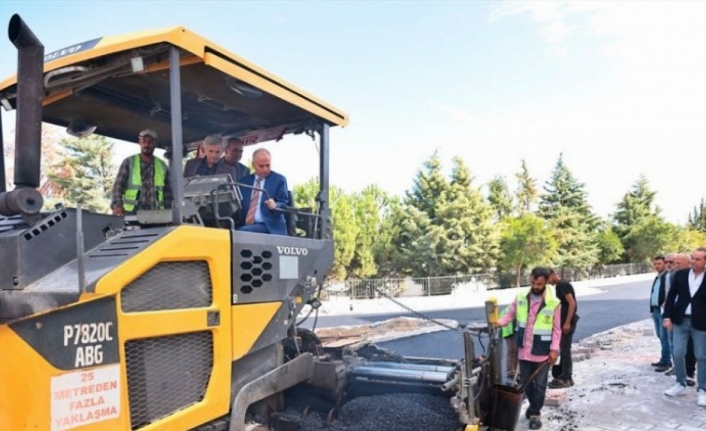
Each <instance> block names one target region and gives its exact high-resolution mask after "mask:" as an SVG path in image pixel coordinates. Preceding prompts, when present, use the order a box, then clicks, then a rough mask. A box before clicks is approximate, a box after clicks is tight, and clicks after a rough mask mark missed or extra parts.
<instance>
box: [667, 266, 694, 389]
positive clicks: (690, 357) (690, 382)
mask: <svg viewBox="0 0 706 431" xmlns="http://www.w3.org/2000/svg"><path fill="white" fill-rule="evenodd" d="M670 260H672V264H671V267H672V270H671V271H669V272H670V275H668V276H667V289H666V295H667V297H669V290H671V285H672V283H673V282H674V274H675V273H676V272H677V271H679V270H680V269H689V268H691V256H689V253H675V254H674V256H673V257H672V258H670V257H669V256H667V260H666V264H667V268H668V269H669V266H670V264H669V261H670ZM665 302H666V301H665ZM662 315H664V310H663V313H662ZM664 330H665V331H666V332H667V338H668V339H669V349H670V351H671V352H672V361H674V331H669V330H667V328H664ZM684 362H685V364H686V385H687V386H695V385H696V380H695V379H694V375H695V374H696V357H695V356H694V342H693V341H692V339H691V338H689V342H688V343H687V344H686V356H685V357H684ZM675 363H676V362H675ZM666 374H667V375H668V376H674V375H675V374H676V372H675V371H674V368H672V369H671V370H669V371H668V372H667V373H666Z"/></svg>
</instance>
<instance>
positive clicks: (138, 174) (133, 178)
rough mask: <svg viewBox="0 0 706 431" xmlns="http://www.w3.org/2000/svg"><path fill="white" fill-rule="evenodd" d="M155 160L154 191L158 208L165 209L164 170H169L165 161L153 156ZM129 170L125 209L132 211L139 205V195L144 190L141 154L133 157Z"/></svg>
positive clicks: (124, 197)
mask: <svg viewBox="0 0 706 431" xmlns="http://www.w3.org/2000/svg"><path fill="white" fill-rule="evenodd" d="M153 160H154V191H155V193H156V201H157V209H160V210H161V209H164V172H165V171H166V170H167V167H166V165H165V164H164V162H163V161H162V160H161V159H159V158H157V157H154V156H153ZM128 166H129V168H128V169H129V171H128V178H129V180H128V184H127V189H126V190H125V195H124V196H123V209H124V210H125V211H128V212H129V211H132V210H134V209H135V207H136V206H137V204H138V202H137V195H138V193H139V192H140V190H142V167H141V163H140V155H139V154H136V155H135V156H133V158H132V163H131V164H130V165H128Z"/></svg>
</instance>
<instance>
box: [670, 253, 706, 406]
mask: <svg viewBox="0 0 706 431" xmlns="http://www.w3.org/2000/svg"><path fill="white" fill-rule="evenodd" d="M705 269H706V248H703V247H701V248H698V249H696V250H695V251H694V252H693V253H692V255H691V269H682V270H679V271H677V272H676V273H675V274H674V279H673V280H672V285H671V287H670V289H669V294H668V295H667V300H666V301H665V304H664V327H665V328H667V330H672V331H673V338H674V370H675V372H676V376H677V381H676V383H675V385H674V386H673V387H671V388H669V389H667V391H665V395H668V396H672V397H675V396H684V395H686V364H685V361H684V356H685V355H686V345H687V342H688V340H689V338H691V339H692V340H693V342H694V354H695V356H696V363H697V373H696V377H697V382H696V386H697V393H696V404H697V405H699V406H706V282H705V281H706V278H704V270H705Z"/></svg>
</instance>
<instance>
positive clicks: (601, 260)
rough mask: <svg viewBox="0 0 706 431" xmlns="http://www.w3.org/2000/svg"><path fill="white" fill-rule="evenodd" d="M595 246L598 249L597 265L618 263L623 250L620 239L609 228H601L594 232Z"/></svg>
mask: <svg viewBox="0 0 706 431" xmlns="http://www.w3.org/2000/svg"><path fill="white" fill-rule="evenodd" d="M596 246H597V247H598V262H597V263H598V264H601V265H607V264H609V263H614V262H619V261H620V258H621V257H622V256H623V252H624V251H625V249H624V248H623V243H622V242H620V237H619V236H618V234H616V233H615V231H614V230H613V229H612V228H611V226H608V225H605V226H602V227H601V228H600V229H599V230H598V231H597V232H596Z"/></svg>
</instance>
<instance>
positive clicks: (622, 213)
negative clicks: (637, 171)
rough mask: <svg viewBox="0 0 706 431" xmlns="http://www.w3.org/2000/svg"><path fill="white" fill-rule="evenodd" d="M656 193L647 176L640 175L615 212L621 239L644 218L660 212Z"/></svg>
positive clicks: (616, 228)
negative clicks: (655, 203) (656, 206)
mask: <svg viewBox="0 0 706 431" xmlns="http://www.w3.org/2000/svg"><path fill="white" fill-rule="evenodd" d="M656 194H657V193H656V192H655V191H653V190H651V189H650V187H649V181H648V180H647V177H645V176H644V175H640V177H639V178H638V179H637V181H636V182H635V184H633V185H632V187H631V188H630V190H629V191H628V192H627V193H626V194H625V195H624V196H623V198H622V199H621V201H620V202H619V203H618V205H617V208H616V211H615V214H613V220H614V221H615V230H616V233H617V234H618V236H620V238H621V239H622V238H624V237H625V236H626V235H627V234H628V233H629V232H630V229H632V227H633V226H634V225H635V224H637V223H639V222H640V221H641V220H642V219H643V218H645V217H648V216H651V215H656V214H657V213H658V211H657V208H655V207H654V199H655V195H656Z"/></svg>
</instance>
